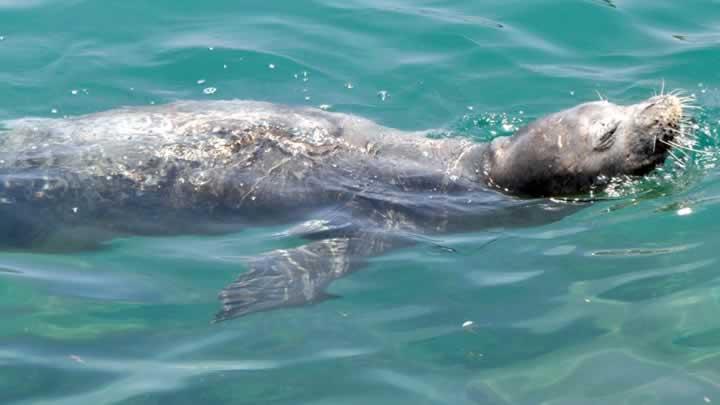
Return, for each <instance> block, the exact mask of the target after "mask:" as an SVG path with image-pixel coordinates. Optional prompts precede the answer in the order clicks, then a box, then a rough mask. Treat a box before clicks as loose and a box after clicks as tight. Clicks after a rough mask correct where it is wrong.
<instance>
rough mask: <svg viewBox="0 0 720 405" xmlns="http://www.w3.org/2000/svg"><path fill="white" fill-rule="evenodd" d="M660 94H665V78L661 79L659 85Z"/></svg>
mask: <svg viewBox="0 0 720 405" xmlns="http://www.w3.org/2000/svg"><path fill="white" fill-rule="evenodd" d="M660 95H661V96H664V95H665V79H662V85H661V87H660Z"/></svg>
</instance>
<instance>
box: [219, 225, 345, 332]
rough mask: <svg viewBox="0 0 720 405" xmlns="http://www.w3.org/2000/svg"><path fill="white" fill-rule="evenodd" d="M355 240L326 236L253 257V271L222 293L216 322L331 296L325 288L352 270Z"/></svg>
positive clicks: (250, 269)
mask: <svg viewBox="0 0 720 405" xmlns="http://www.w3.org/2000/svg"><path fill="white" fill-rule="evenodd" d="M353 242H358V240H353V238H350V237H341V238H332V239H324V240H320V241H316V242H312V243H309V244H307V245H304V246H301V247H298V248H295V249H287V250H286V249H280V250H275V251H273V252H270V253H268V254H266V255H263V256H260V257H258V258H255V259H252V260H251V261H250V263H249V270H248V271H247V272H246V273H243V274H242V275H241V276H240V277H239V278H238V279H237V280H235V282H233V283H232V284H230V285H228V286H227V287H225V288H224V289H223V290H222V291H221V292H220V294H219V295H218V297H219V298H220V301H221V302H222V310H220V312H218V313H217V314H216V315H215V320H214V322H220V321H224V320H227V319H232V318H237V317H239V316H243V315H247V314H250V313H253V312H260V311H267V310H271V309H274V308H280V307H290V306H299V305H304V304H309V303H314V302H319V301H323V300H325V299H328V298H330V297H331V296H330V295H329V294H327V293H326V292H325V288H326V287H327V286H328V285H329V284H330V283H331V282H332V281H333V280H335V279H337V278H339V277H342V276H343V275H345V274H347V273H348V272H349V271H350V268H351V266H350V265H351V261H352V260H354V259H353V257H352V255H351V254H350V253H351V249H352V248H351V245H352V243H353Z"/></svg>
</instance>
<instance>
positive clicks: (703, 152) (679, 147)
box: [658, 139, 713, 155]
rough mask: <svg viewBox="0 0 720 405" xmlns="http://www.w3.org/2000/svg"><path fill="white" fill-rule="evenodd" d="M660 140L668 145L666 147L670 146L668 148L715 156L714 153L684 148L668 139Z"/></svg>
mask: <svg viewBox="0 0 720 405" xmlns="http://www.w3.org/2000/svg"><path fill="white" fill-rule="evenodd" d="M658 140H659V141H660V142H662V143H664V144H666V145H668V146H672V147H674V148H678V149H684V150H687V151H690V152H695V153H701V154H705V155H713V153H712V152H710V151H706V150H699V149H693V148H691V147H689V146H683V145H680V144H677V143H675V142H672V141H668V140H667V139H658Z"/></svg>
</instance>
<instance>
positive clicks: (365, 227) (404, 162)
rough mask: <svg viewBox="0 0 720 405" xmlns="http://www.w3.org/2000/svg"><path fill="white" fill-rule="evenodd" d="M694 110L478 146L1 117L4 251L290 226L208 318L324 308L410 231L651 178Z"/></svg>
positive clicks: (629, 112)
mask: <svg viewBox="0 0 720 405" xmlns="http://www.w3.org/2000/svg"><path fill="white" fill-rule="evenodd" d="M689 101H690V100H689V99H688V98H683V97H680V96H677V95H673V94H669V95H661V96H657V97H652V98H650V99H648V100H645V101H642V102H640V103H638V104H634V105H630V106H619V105H615V104H612V103H609V102H607V101H599V102H591V103H586V104H581V105H579V106H576V107H574V108H571V109H568V110H565V111H561V112H558V113H555V114H552V115H549V116H547V117H544V118H542V119H539V120H537V121H535V122H533V123H531V124H530V125H528V126H527V127H525V128H522V129H520V130H519V131H518V132H517V133H516V134H515V135H513V136H511V137H501V138H497V139H495V140H493V141H492V142H490V143H487V144H480V143H473V142H471V141H469V140H467V139H441V140H435V139H429V138H427V137H425V136H423V135H422V134H412V133H404V132H401V131H398V130H394V129H390V128H385V127H381V126H378V125H376V124H374V123H372V122H371V121H368V120H365V119H362V118H359V117H355V116H351V115H346V114H340V113H329V112H325V111H320V110H315V109H310V108H289V107H281V106H276V105H271V104H267V103H258V102H245V101H218V102H178V103H174V104H170V105H166V106H159V107H140V108H125V109H119V110H114V111H109V112H104V113H99V114H93V115H88V116H82V117H78V118H69V119H21V120H16V121H11V122H8V123H6V130H5V132H4V133H3V134H2V137H1V138H0V179H1V181H0V202H1V204H0V217H1V218H0V241H1V242H2V243H3V244H4V245H5V246H7V247H8V248H32V249H45V250H47V249H51V250H58V249H59V250H68V249H83V248H91V247H92V246H93V245H95V244H97V243H99V242H102V241H103V240H107V239H109V238H113V237H116V236H119V235H158V234H178V233H218V232H233V231H238V230H241V229H243V228H244V227H247V226H252V225H257V224H273V223H275V224H277V223H286V224H294V226H292V227H291V228H290V229H288V231H287V232H285V234H286V235H288V236H294V237H297V238H300V239H302V240H304V241H305V242H304V245H302V246H299V247H296V248H293V249H286V250H277V251H273V252H270V253H268V254H266V255H263V256H260V257H257V258H254V259H252V260H250V261H249V268H248V269H247V271H245V272H244V273H242V274H241V275H240V277H239V278H238V279H237V280H236V281H235V282H233V283H232V284H230V285H229V286H227V287H226V288H225V289H223V290H222V291H221V292H220V300H221V301H222V310H221V311H220V312H219V313H218V314H217V316H216V320H224V319H229V318H233V317H237V316H241V315H245V314H249V313H252V312H257V311H263V310H269V309H273V308H277V307H282V306H291V305H302V304H305V303H310V302H317V301H319V300H322V299H323V298H324V297H326V295H325V292H324V291H325V289H326V287H327V286H328V285H329V284H330V283H331V282H332V281H333V280H335V279H337V278H339V277H342V276H344V275H346V274H348V273H350V272H352V271H353V270H355V269H357V268H359V267H361V266H362V262H363V260H364V259H366V258H368V257H371V256H373V255H378V254H381V253H383V252H386V251H388V250H389V249H393V248H398V247H403V246H409V245H411V244H413V243H415V242H416V241H417V239H418V238H417V235H427V234H437V233H445V232H463V231H473V230H479V229H483V228H489V227H499V226H502V227H508V226H532V225H535V224H542V223H547V222H550V221H554V220H557V219H559V218H561V217H563V216H565V215H568V214H569V213H571V212H573V211H574V210H575V209H577V206H574V205H570V204H560V203H555V202H553V201H552V200H550V199H543V198H537V197H551V196H568V195H578V194H582V193H586V192H588V191H590V190H594V189H601V188H602V187H603V186H604V185H606V184H607V182H608V181H610V179H612V178H614V177H617V176H626V175H644V174H646V173H648V172H650V171H651V170H653V168H655V167H656V166H658V165H660V164H662V163H663V162H664V160H665V159H666V158H667V156H668V154H669V153H672V152H671V151H670V148H671V146H673V145H677V142H679V141H681V139H677V138H680V137H682V136H683V130H682V128H683V119H684V118H683V104H684V103H687V102H689ZM524 197H532V198H524ZM413 235H415V236H413Z"/></svg>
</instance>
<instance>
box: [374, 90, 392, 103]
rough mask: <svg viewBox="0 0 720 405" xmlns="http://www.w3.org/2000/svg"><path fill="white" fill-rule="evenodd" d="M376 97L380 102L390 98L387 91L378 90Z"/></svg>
mask: <svg viewBox="0 0 720 405" xmlns="http://www.w3.org/2000/svg"><path fill="white" fill-rule="evenodd" d="M377 95H378V97H380V100H382V101H385V100H387V99H388V97H390V94H389V93H388V92H387V90H380V91H378V93H377Z"/></svg>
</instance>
